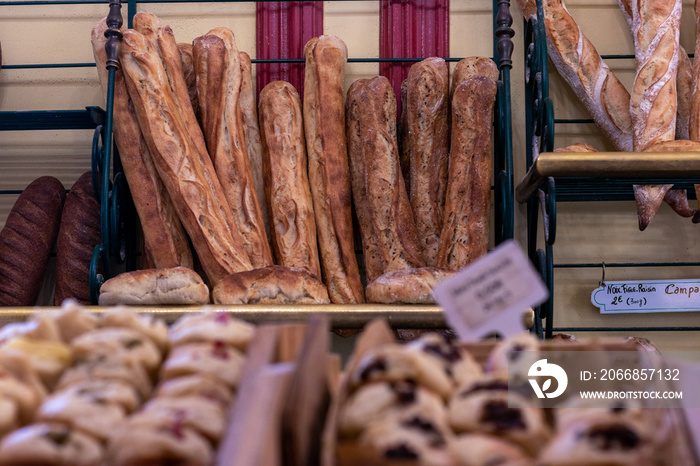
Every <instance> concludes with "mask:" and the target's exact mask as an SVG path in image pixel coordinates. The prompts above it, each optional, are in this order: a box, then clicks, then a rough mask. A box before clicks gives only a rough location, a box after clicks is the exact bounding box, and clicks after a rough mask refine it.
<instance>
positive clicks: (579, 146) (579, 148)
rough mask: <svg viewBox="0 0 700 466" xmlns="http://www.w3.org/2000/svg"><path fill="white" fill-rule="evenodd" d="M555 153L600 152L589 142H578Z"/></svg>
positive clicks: (555, 150) (560, 148) (556, 150)
mask: <svg viewBox="0 0 700 466" xmlns="http://www.w3.org/2000/svg"><path fill="white" fill-rule="evenodd" d="M554 152H598V151H597V150H595V148H594V147H593V146H592V145H590V144H588V143H587V142H577V143H575V144H571V145H570V146H566V147H559V148H558V149H554Z"/></svg>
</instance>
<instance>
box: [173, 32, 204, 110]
mask: <svg viewBox="0 0 700 466" xmlns="http://www.w3.org/2000/svg"><path fill="white" fill-rule="evenodd" d="M177 49H178V50H179V51H180V61H181V62H182V74H183V75H184V77H185V83H187V92H188V94H189V96H190V103H191V104H192V110H194V114H195V116H196V117H197V120H199V99H198V98H197V74H196V73H195V72H194V55H193V52H192V44H186V43H179V44H177Z"/></svg>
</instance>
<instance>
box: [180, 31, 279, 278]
mask: <svg viewBox="0 0 700 466" xmlns="http://www.w3.org/2000/svg"><path fill="white" fill-rule="evenodd" d="M193 48H194V58H195V72H196V73H197V90H198V93H199V97H200V98H199V107H200V111H201V115H202V127H203V128H204V134H205V136H206V141H207V147H208V149H209V155H210V156H211V160H212V162H213V163H214V168H215V169H216V175H217V176H218V178H219V181H220V182H221V186H222V187H223V190H224V195H225V199H226V201H227V202H228V205H229V207H230V208H231V211H232V212H233V216H234V220H235V226H236V227H238V231H239V232H240V236H241V238H242V240H243V242H242V245H243V248H244V249H245V251H246V253H247V254H248V257H249V258H250V262H251V264H252V265H253V267H254V268H259V267H265V266H268V265H272V252H271V250H270V243H269V242H268V241H267V235H266V234H265V224H264V223H263V217H262V209H261V207H260V202H259V201H258V196H257V193H256V192H255V183H254V180H253V172H252V170H251V167H250V160H249V159H248V148H247V142H246V140H247V137H246V127H245V126H246V125H245V123H244V120H243V115H242V111H241V107H240V106H239V95H240V90H241V65H240V57H239V52H238V49H237V48H236V40H235V38H234V36H233V32H231V30H230V29H227V28H216V29H212V30H211V31H209V33H207V34H205V35H204V36H201V37H198V38H196V39H195V40H194V45H193Z"/></svg>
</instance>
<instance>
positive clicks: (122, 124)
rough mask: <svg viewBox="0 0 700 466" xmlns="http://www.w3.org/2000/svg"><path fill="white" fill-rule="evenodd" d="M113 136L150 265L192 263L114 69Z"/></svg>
mask: <svg viewBox="0 0 700 466" xmlns="http://www.w3.org/2000/svg"><path fill="white" fill-rule="evenodd" d="M106 29H107V24H106V20H105V19H102V20H101V21H100V22H99V23H97V25H96V26H95V28H94V29H93V30H92V47H93V53H94V55H95V62H96V63H97V70H98V76H99V78H100V83H101V85H102V91H103V94H104V95H105V96H106V95H107V69H106V68H105V65H106V63H107V54H106V52H105V43H106V42H107V39H106V38H105V36H104V32H105V30H106ZM113 115H114V139H115V142H116V144H117V147H118V148H119V156H120V158H121V161H122V166H123V168H124V175H125V176H126V180H127V183H128V184H129V190H130V191H131V197H132V199H133V200H134V206H135V207H136V212H137V213H138V215H139V220H140V222H141V228H142V230H143V238H144V248H145V250H146V252H147V254H148V259H149V262H150V264H152V266H153V267H176V266H178V265H182V266H185V267H192V264H193V259H192V251H191V250H190V245H189V242H188V240H187V235H185V230H184V229H183V228H182V224H181V223H180V219H179V218H178V216H177V214H176V213H175V207H174V206H173V203H172V200H171V199H170V195H169V194H168V192H167V191H166V189H165V186H163V183H162V182H161V180H160V177H159V176H158V172H157V171H156V167H155V165H154V164H153V159H152V157H151V153H150V152H149V150H148V146H147V145H146V141H145V139H144V138H143V136H142V134H141V128H139V124H138V121H137V120H136V114H135V111H134V109H133V107H132V106H131V99H130V98H129V94H128V92H127V90H126V84H125V83H124V74H123V73H122V70H121V69H117V71H116V74H115V81H114V107H113Z"/></svg>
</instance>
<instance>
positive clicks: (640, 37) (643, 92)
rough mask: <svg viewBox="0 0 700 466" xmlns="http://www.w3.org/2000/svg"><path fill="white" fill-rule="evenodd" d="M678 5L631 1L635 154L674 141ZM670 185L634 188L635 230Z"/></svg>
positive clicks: (643, 224)
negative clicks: (634, 66) (635, 206)
mask: <svg viewBox="0 0 700 466" xmlns="http://www.w3.org/2000/svg"><path fill="white" fill-rule="evenodd" d="M680 15H681V1H680V0H676V1H674V2H667V3H658V4H657V3H650V2H649V1H648V0H645V1H639V2H632V36H633V38H634V46H635V56H636V59H637V74H636V76H635V79H634V85H633V88H632V95H631V99H630V113H631V115H632V122H633V123H634V150H635V151H638V152H640V151H643V150H645V149H646V148H647V147H649V146H652V145H654V144H656V143H660V142H665V141H673V140H674V138H675V134H676V108H677V106H676V105H677V96H676V76H677V68H678V55H679V53H680V50H679V47H680V46H679V35H680V28H679V26H680ZM672 186H673V185H671V184H665V185H649V186H642V185H634V186H633V187H634V197H635V201H636V203H637V213H638V217H639V229H640V230H644V229H645V228H646V227H647V225H649V222H650V221H651V219H652V218H653V216H654V214H656V210H657V209H658V207H659V205H660V204H661V202H662V201H663V198H664V196H665V195H666V193H667V192H668V190H669V189H671V187H672Z"/></svg>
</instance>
